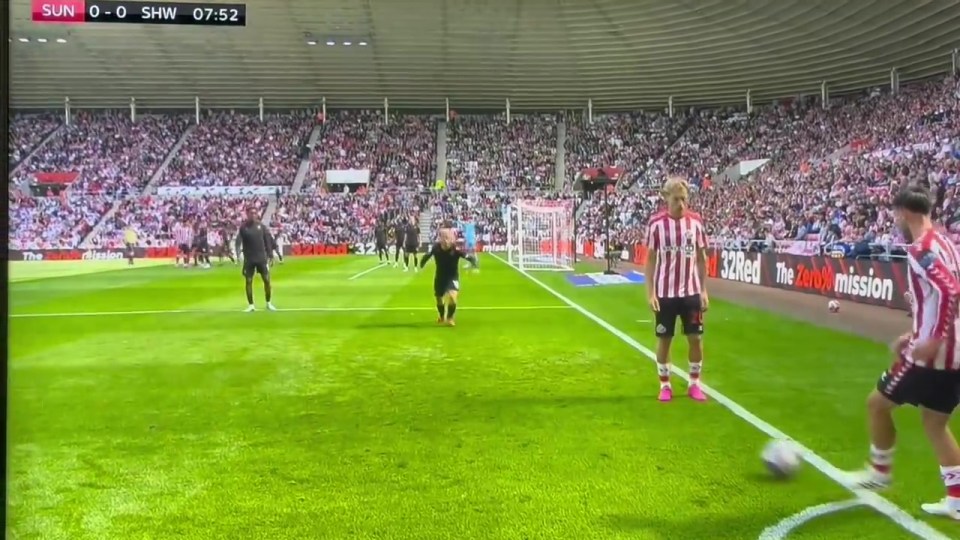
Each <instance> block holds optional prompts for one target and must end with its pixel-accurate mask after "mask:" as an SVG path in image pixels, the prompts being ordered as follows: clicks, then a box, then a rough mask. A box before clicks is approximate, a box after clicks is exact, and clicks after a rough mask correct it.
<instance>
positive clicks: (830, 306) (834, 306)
mask: <svg viewBox="0 0 960 540" xmlns="http://www.w3.org/2000/svg"><path fill="white" fill-rule="evenodd" d="M827 310H829V311H830V313H837V312H839V311H840V302H837V301H836V300H831V301H829V302H827Z"/></svg>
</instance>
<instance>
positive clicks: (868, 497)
mask: <svg viewBox="0 0 960 540" xmlns="http://www.w3.org/2000/svg"><path fill="white" fill-rule="evenodd" d="M490 256H491V257H493V258H495V259H497V260H498V261H500V262H502V263H503V264H505V265H507V266H509V267H510V268H513V269H514V270H516V271H517V272H520V274H522V275H523V276H524V277H526V278H527V279H529V280H530V281H532V282H534V283H536V284H537V285H539V286H540V287H541V288H543V289H544V290H545V291H547V292H548V293H550V294H552V295H553V296H555V297H556V298H557V299H558V300H560V301H561V302H563V303H565V304H567V305H568V306H570V307H571V308H573V309H575V310H576V311H578V312H580V313H581V314H582V315H583V316H585V317H587V318H588V319H590V320H592V321H593V322H595V323H597V324H598V325H600V326H601V327H602V328H603V329H605V330H607V331H608V332H610V333H611V334H613V335H614V336H616V337H617V338H619V339H620V341H623V342H624V343H626V344H627V345H629V346H630V347H632V348H633V349H635V350H636V351H637V352H639V353H641V354H642V355H644V356H646V357H647V358H648V359H650V360H651V361H654V362H655V361H656V354H654V352H653V351H651V350H650V349H648V348H646V347H644V346H643V345H641V344H640V343H639V342H637V340H635V339H633V338H632V337H630V336H629V335H627V334H626V333H624V332H623V331H622V330H620V329H618V328H617V327H615V326H613V325H612V324H610V323H608V322H607V321H605V320H603V319H601V318H600V317H598V316H597V315H595V314H594V313H592V312H590V311H588V310H587V309H586V308H584V307H583V306H581V305H579V304H577V303H576V302H574V301H573V300H570V299H569V298H567V297H566V296H564V295H563V294H561V293H559V292H557V291H556V290H555V289H553V288H552V287H550V286H549V285H547V284H546V283H544V282H542V281H540V280H539V279H537V278H536V277H534V276H533V275H531V274H530V273H529V272H527V271H525V270H521V269H520V268H517V267H515V266H513V265H511V264H510V263H508V262H507V261H505V260H504V259H503V258H502V257H500V256H498V255H495V254H493V253H491V254H490ZM671 369H672V371H673V373H674V374H676V375H677V376H678V377H680V378H681V379H683V380H684V381H686V382H690V376H689V375H688V374H687V373H686V372H685V371H683V370H682V369H680V368H678V367H676V366H671ZM700 386H701V388H702V389H703V391H704V392H705V393H706V394H707V395H709V396H710V397H711V398H713V399H714V400H715V401H716V402H717V403H719V404H720V405H723V406H724V407H726V408H727V409H728V410H729V411H730V412H732V413H733V414H734V415H736V416H737V417H739V418H740V419H742V420H744V421H745V422H747V423H748V424H750V425H752V426H754V427H755V428H757V429H759V430H760V431H762V432H764V433H766V434H767V435H769V436H770V437H773V438H775V439H790V440H792V439H791V437H789V436H788V435H787V434H786V433H784V432H782V431H780V430H779V429H777V428H776V427H774V426H772V425H770V424H768V423H767V422H765V421H764V420H762V419H760V418H759V417H758V416H756V415H755V414H753V413H751V412H750V411H748V410H747V409H745V408H743V407H742V406H741V405H740V404H738V403H737V402H735V401H733V400H732V399H730V398H728V397H727V396H725V395H723V394H721V393H720V392H718V391H717V390H714V389H713V388H710V387H709V386H707V385H705V384H702V383H701V385H700ZM797 447H798V449H799V450H800V452H801V453H802V454H803V457H804V460H806V462H807V463H809V464H810V465H811V466H812V467H813V468H815V469H817V470H818V471H820V472H821V473H823V474H825V475H826V476H827V477H828V478H830V479H831V480H833V481H834V482H836V483H837V484H839V485H840V486H842V487H844V488H846V489H848V490H849V491H851V492H852V493H853V494H854V495H856V496H857V498H858V499H859V500H862V501H863V502H864V504H866V505H868V506H870V507H872V508H873V509H874V510H876V511H877V512H880V513H881V514H883V515H885V516H887V517H888V518H890V519H891V520H893V522H894V523H896V524H897V525H899V526H900V527H902V528H904V529H905V530H907V531H909V532H910V533H912V534H914V535H915V536H917V537H918V538H922V539H923V540H949V537H948V536H946V535H944V534H943V533H941V532H940V531H938V530H936V529H934V528H933V527H931V526H930V525H928V524H927V523H924V522H923V521H920V520H918V519H917V518H915V517H913V516H911V515H910V514H908V513H907V512H906V511H904V510H903V509H902V508H900V507H899V506H897V505H895V504H893V503H892V502H890V501H889V500H888V499H885V498H884V497H881V496H880V495H878V494H876V493H871V492H869V491H865V490H859V489H850V488H849V487H848V486H847V485H846V483H845V482H844V478H843V472H842V471H840V469H838V468H837V467H836V466H834V465H833V464H831V463H830V462H828V461H827V460H825V459H823V458H822V457H820V456H819V455H817V454H816V453H814V452H813V450H810V449H809V448H807V447H805V446H803V445H802V444H799V443H797Z"/></svg>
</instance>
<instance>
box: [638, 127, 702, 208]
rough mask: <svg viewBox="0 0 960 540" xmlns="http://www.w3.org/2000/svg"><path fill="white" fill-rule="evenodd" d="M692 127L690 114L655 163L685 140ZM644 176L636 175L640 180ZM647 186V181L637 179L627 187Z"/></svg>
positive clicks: (641, 188)
mask: <svg viewBox="0 0 960 540" xmlns="http://www.w3.org/2000/svg"><path fill="white" fill-rule="evenodd" d="M691 127H693V118H692V117H689V116H688V117H686V119H685V120H684V122H683V125H681V126H680V129H678V130H677V136H676V137H674V139H673V140H672V141H670V144H668V145H667V147H666V148H664V149H663V152H661V153H660V155H659V156H657V157H656V158H654V163H656V164H659V163H660V160H661V159H662V158H663V156H665V155H667V154H668V153H669V152H670V149H671V148H673V147H674V146H675V145H676V144H677V143H678V142H680V141H682V140H683V137H684V136H685V135H686V134H687V131H689V130H690V128H691ZM642 176H643V175H639V176H637V177H636V179H637V180H639V179H640V178H641V177H642ZM645 187H647V186H646V182H637V181H636V180H635V181H634V182H633V183H632V184H630V186H629V187H628V188H627V189H629V190H630V191H642V190H643V189H644V188H645Z"/></svg>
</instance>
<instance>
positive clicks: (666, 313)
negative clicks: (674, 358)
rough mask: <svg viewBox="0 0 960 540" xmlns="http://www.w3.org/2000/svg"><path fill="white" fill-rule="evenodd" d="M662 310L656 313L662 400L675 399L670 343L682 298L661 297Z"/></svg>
mask: <svg viewBox="0 0 960 540" xmlns="http://www.w3.org/2000/svg"><path fill="white" fill-rule="evenodd" d="M658 302H659V303H660V311H658V312H657V313H656V316H655V317H654V322H655V323H656V325H657V326H656V334H657V376H658V377H659V379H660V394H659V396H658V397H657V399H659V400H660V401H670V400H672V399H673V387H672V386H671V385H670V345H671V344H672V343H673V334H674V332H675V330H676V326H677V316H678V315H679V314H680V311H681V309H680V308H681V307H682V299H681V298H660V299H659V300H658Z"/></svg>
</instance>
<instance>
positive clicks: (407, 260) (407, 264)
mask: <svg viewBox="0 0 960 540" xmlns="http://www.w3.org/2000/svg"><path fill="white" fill-rule="evenodd" d="M407 270H410V252H409V251H407V250H403V271H404V272H406V271H407Z"/></svg>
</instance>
